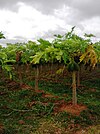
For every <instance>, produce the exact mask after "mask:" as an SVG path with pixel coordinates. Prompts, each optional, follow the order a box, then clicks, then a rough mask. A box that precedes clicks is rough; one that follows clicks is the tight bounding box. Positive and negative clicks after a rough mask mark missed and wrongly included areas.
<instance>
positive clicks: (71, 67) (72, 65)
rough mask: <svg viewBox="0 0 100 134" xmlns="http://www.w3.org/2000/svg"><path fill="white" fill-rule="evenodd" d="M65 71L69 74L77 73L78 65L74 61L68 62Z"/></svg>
mask: <svg viewBox="0 0 100 134" xmlns="http://www.w3.org/2000/svg"><path fill="white" fill-rule="evenodd" d="M67 69H68V71H69V72H73V71H78V70H79V65H78V64H77V63H76V62H75V61H71V62H69V64H68V68H67Z"/></svg>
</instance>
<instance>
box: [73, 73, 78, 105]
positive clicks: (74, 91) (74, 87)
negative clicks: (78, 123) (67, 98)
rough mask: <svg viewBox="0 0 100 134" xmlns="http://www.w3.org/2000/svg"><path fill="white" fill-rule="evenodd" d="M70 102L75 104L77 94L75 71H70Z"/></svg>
mask: <svg viewBox="0 0 100 134" xmlns="http://www.w3.org/2000/svg"><path fill="white" fill-rule="evenodd" d="M72 92H73V93H72V104H73V105H77V96H76V71H73V72H72Z"/></svg>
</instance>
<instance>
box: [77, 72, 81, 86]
mask: <svg viewBox="0 0 100 134" xmlns="http://www.w3.org/2000/svg"><path fill="white" fill-rule="evenodd" d="M79 86H80V70H79V71H77V87H79Z"/></svg>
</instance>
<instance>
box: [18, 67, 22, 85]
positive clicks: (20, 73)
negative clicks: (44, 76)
mask: <svg viewBox="0 0 100 134" xmlns="http://www.w3.org/2000/svg"><path fill="white" fill-rule="evenodd" d="M18 75H19V82H20V86H22V84H23V82H22V71H21V65H20V66H19V65H18Z"/></svg>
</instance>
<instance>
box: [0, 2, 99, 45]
mask: <svg viewBox="0 0 100 134" xmlns="http://www.w3.org/2000/svg"><path fill="white" fill-rule="evenodd" d="M73 26H76V29H75V32H76V33H77V34H79V35H82V34H84V33H92V34H94V35H95V36H96V40H98V39H100V0H0V31H2V32H3V33H4V35H5V37H6V40H3V39H2V40H0V44H3V43H6V42H11V43H14V42H19V41H20V42H25V41H27V40H36V39H38V38H44V39H51V38H52V37H53V35H54V34H64V33H66V32H67V31H69V30H71V28H72V27H73Z"/></svg>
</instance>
